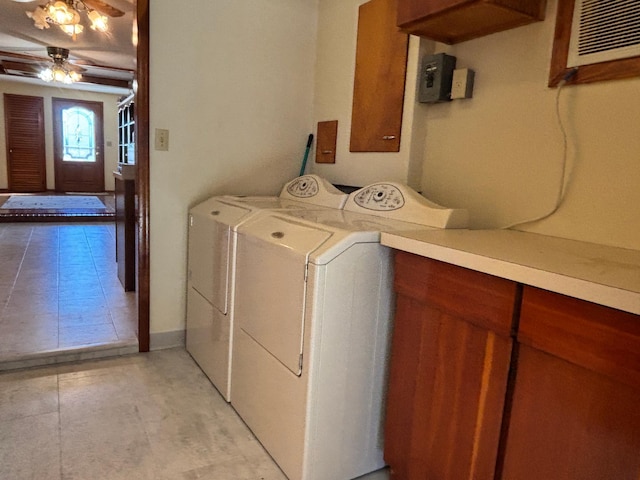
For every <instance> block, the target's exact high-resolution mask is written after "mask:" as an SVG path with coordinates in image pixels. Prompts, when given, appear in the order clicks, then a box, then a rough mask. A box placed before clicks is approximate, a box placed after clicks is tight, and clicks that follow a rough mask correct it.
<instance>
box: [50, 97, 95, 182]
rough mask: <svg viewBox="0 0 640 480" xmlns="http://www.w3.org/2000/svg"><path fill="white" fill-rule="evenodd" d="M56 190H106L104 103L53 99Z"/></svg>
mask: <svg viewBox="0 0 640 480" xmlns="http://www.w3.org/2000/svg"><path fill="white" fill-rule="evenodd" d="M53 135H54V141H53V147H54V164H55V179H56V191H58V192H102V191H104V158H103V151H104V148H103V142H104V140H103V137H104V135H103V130H102V103H101V102H89V101H84V100H68V99H62V98H54V99H53Z"/></svg>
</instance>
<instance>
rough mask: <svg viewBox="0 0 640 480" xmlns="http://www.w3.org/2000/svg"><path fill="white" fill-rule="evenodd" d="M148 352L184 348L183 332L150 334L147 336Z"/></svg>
mask: <svg viewBox="0 0 640 480" xmlns="http://www.w3.org/2000/svg"><path fill="white" fill-rule="evenodd" d="M149 343H150V345H149V347H150V350H164V349H165V348H174V347H184V346H185V331H184V330H174V331H172V332H159V333H151V334H150V335H149Z"/></svg>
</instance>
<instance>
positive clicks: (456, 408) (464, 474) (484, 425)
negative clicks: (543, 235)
mask: <svg viewBox="0 0 640 480" xmlns="http://www.w3.org/2000/svg"><path fill="white" fill-rule="evenodd" d="M395 285H396V291H397V307H396V318H395V326H394V334H393V343H392V356H391V369H390V383H389V392H388V402H387V417H386V425H385V460H386V461H387V463H389V465H390V466H391V478H393V479H398V480H424V479H492V478H493V475H494V469H495V464H496V458H497V455H498V444H499V438H500V432H501V425H502V415H503V409H504V401H505V395H506V390H507V380H508V375H509V364H510V360H511V349H512V339H511V338H510V330H511V323H512V318H513V314H514V305H515V301H516V285H515V283H513V282H510V281H507V280H502V279H499V278H496V277H491V276H489V275H485V274H482V273H478V272H472V271H470V270H466V269H463V268H459V267H454V266H451V265H447V264H444V263H440V262H437V261H434V260H429V259H426V258H422V257H418V256H414V255H411V254H407V253H404V252H398V253H397V254H396V280H395Z"/></svg>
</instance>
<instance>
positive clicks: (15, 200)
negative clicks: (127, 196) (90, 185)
mask: <svg viewBox="0 0 640 480" xmlns="http://www.w3.org/2000/svg"><path fill="white" fill-rule="evenodd" d="M86 208H99V209H105V208H106V207H105V205H104V203H102V202H101V201H100V199H99V198H98V197H96V196H94V195H91V196H86V195H72V196H64V195H48V196H44V195H43V196H40V195H12V196H10V197H9V199H8V200H7V201H6V202H4V204H3V205H2V206H0V209H2V210H13V209H29V210H31V209H45V210H51V209H65V210H66V209H76V210H77V209H86Z"/></svg>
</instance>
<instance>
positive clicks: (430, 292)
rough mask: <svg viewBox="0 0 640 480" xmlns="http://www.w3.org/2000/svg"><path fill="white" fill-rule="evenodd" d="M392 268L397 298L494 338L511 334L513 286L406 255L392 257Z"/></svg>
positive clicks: (513, 299)
mask: <svg viewBox="0 0 640 480" xmlns="http://www.w3.org/2000/svg"><path fill="white" fill-rule="evenodd" d="M395 265H396V271H395V289H396V291H397V292H398V293H399V294H401V295H404V296H407V297H409V298H411V299H413V300H415V301H417V302H420V303H429V304H430V305H432V306H433V307H435V308H438V309H439V310H441V311H443V312H444V313H447V314H451V315H454V316H457V317H462V318H464V319H465V320H466V321H468V322H470V323H473V324H475V325H477V326H479V327H482V328H486V329H488V330H491V331H493V332H495V333H497V334H498V335H503V336H508V335H509V334H510V333H511V326H512V320H513V315H514V309H515V304H516V299H517V296H518V295H517V291H518V287H517V284H516V283H515V282H512V281H510V280H505V279H503V278H498V277H494V276H492V275H487V274H485V273H480V272H476V271H473V270H468V269H466V268H462V267H457V266H455V265H450V264H448V263H444V262H439V261H437V260H432V259H429V258H425V257H421V256H418V255H413V254H411V253H406V252H397V253H396V264H395Z"/></svg>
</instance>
